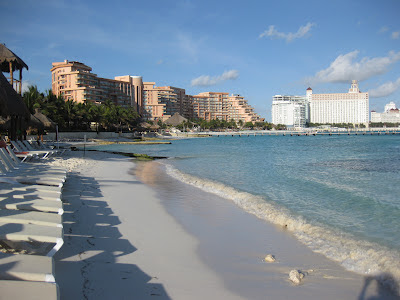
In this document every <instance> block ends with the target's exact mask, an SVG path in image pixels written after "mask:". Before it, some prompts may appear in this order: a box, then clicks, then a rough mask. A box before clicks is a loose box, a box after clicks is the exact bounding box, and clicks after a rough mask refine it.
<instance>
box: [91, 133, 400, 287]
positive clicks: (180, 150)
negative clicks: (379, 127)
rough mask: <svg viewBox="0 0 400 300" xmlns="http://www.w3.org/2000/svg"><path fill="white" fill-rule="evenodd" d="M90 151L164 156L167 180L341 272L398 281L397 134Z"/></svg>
mask: <svg viewBox="0 0 400 300" xmlns="http://www.w3.org/2000/svg"><path fill="white" fill-rule="evenodd" d="M97 149H102V150H112V151H121V152H134V153H145V154H149V155H155V156H165V157H169V159H167V160H160V162H161V163H162V164H164V165H165V168H166V171H167V173H168V174H169V175H170V176H172V177H174V178H175V179H177V180H180V181H182V182H184V183H187V184H190V185H192V186H195V187H198V188H200V189H202V190H204V191H207V192H209V193H214V194H217V195H219V196H221V197H223V198H226V199H229V200H230V201H233V202H234V203H236V204H237V205H238V206H239V207H240V208H242V209H243V210H245V211H247V212H249V213H252V214H254V215H256V216H257V217H258V218H261V219H263V220H266V221H268V222H271V223H273V224H276V225H279V226H283V227H284V228H286V229H287V230H289V231H290V232H292V233H293V235H294V236H295V237H296V238H297V239H298V240H300V241H301V242H302V243H304V244H305V245H307V246H308V247H310V248H311V249H312V250H313V251H315V252H318V253H321V254H323V255H325V256H326V257H328V258H330V259H332V260H334V261H336V262H338V263H339V264H341V265H342V266H344V267H345V268H347V269H348V270H352V271H355V272H358V273H361V274H371V275H379V274H389V275H390V276H391V277H394V278H395V279H396V281H398V282H399V281H400V172H399V166H400V137H399V136H397V135H381V136H376V135H375V136H370V135H365V136H363V135H352V136H347V135H342V136H293V137H289V136H242V137H239V136H235V137H232V136H225V137H212V138H198V139H183V140H174V141H172V143H171V144H160V145H121V144H114V145H108V146H102V147H101V148H97ZM210 209H212V208H210Z"/></svg>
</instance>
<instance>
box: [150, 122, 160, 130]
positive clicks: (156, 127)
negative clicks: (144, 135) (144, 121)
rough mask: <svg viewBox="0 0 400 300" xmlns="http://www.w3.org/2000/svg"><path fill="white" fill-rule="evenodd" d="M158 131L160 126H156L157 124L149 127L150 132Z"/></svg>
mask: <svg viewBox="0 0 400 300" xmlns="http://www.w3.org/2000/svg"><path fill="white" fill-rule="evenodd" d="M158 129H160V126H159V125H157V124H154V125H151V126H150V130H152V131H157V130H158Z"/></svg>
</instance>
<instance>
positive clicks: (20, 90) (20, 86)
mask: <svg viewBox="0 0 400 300" xmlns="http://www.w3.org/2000/svg"><path fill="white" fill-rule="evenodd" d="M19 94H20V95H21V94H22V68H21V69H19Z"/></svg>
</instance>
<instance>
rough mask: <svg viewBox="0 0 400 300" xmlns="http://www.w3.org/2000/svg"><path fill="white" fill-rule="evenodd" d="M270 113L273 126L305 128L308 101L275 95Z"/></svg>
mask: <svg viewBox="0 0 400 300" xmlns="http://www.w3.org/2000/svg"><path fill="white" fill-rule="evenodd" d="M271 112H272V123H273V124H275V125H278V124H282V125H286V126H287V127H305V126H306V124H307V122H308V121H309V107H308V100H307V98H306V97H304V96H286V95H275V96H274V97H273V99H272V110H271Z"/></svg>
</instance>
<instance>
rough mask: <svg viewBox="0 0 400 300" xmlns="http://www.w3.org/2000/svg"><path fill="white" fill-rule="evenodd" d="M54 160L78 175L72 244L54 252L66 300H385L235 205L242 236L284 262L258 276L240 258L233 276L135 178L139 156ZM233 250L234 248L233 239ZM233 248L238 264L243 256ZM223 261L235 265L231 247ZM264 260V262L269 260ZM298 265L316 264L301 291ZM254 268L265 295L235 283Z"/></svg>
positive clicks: (73, 186) (71, 210) (67, 218)
mask: <svg viewBox="0 0 400 300" xmlns="http://www.w3.org/2000/svg"><path fill="white" fill-rule="evenodd" d="M52 164H55V165H64V166H65V167H67V168H68V169H69V170H70V171H71V175H70V177H69V179H68V180H67V182H66V184H65V188H64V201H65V202H66V203H65V207H64V210H65V211H66V213H65V214H64V230H65V244H64V246H63V247H62V248H61V250H60V251H59V252H58V253H57V254H56V256H55V261H56V281H57V283H58V284H59V286H60V291H61V299H154V298H157V299H224V298H225V299H360V300H361V299H383V298H384V297H385V295H384V292H382V291H380V290H378V289H377V284H376V282H375V281H373V280H372V281H371V284H369V282H368V281H365V278H363V277H362V276H360V275H356V274H353V273H350V272H347V271H344V270H343V269H342V268H340V267H339V266H337V265H335V264H334V263H332V262H330V261H328V260H327V259H325V258H324V257H322V256H321V255H318V254H315V253H312V252H311V251H310V250H308V249H307V248H306V247H304V246H301V245H300V244H299V243H298V242H296V241H294V240H293V239H292V238H291V237H290V236H289V235H288V234H285V233H284V232H282V231H279V230H277V229H276V228H275V227H274V226H268V228H267V230H265V229H264V226H265V224H264V223H263V224H261V223H260V221H259V220H256V218H255V217H254V216H251V215H249V214H246V213H244V212H243V213H242V212H240V211H239V210H240V209H239V208H234V207H233V206H232V207H230V208H224V207H220V209H222V210H223V212H224V213H225V214H226V213H228V215H229V214H230V215H232V218H230V217H229V216H228V217H227V220H229V219H233V220H232V222H234V221H241V222H245V223H246V224H247V225H246V226H247V227H246V226H238V228H235V229H234V230H237V231H240V230H244V232H242V233H241V234H242V235H243V237H245V236H249V235H251V234H253V232H252V231H254V234H256V235H257V234H262V235H263V239H266V240H268V245H269V246H268V248H266V249H268V250H272V251H273V252H274V253H270V254H273V255H275V256H276V258H277V261H278V262H276V263H271V264H268V266H266V263H264V264H261V263H259V265H258V266H256V267H257V268H258V269H259V270H258V271H257V272H253V271H251V270H250V269H251V268H252V267H253V266H251V265H250V264H249V265H246V264H245V263H243V262H241V265H240V267H237V268H232V270H238V269H239V270H240V268H241V269H242V272H238V273H240V274H231V275H229V274H228V272H225V273H226V274H227V275H226V278H225V275H223V274H224V271H226V270H221V272H219V270H218V266H217V264H216V266H215V268H212V266H210V263H209V261H212V257H211V258H210V259H209V260H208V262H207V259H204V255H203V257H202V253H203V254H204V253H206V254H207V253H208V254H207V255H209V256H215V258H216V259H218V255H214V254H213V250H215V249H213V248H212V247H211V248H210V249H207V251H208V252H207V251H202V250H201V249H202V247H201V246H200V245H199V243H200V239H199V238H197V237H196V235H190V234H189V233H188V231H187V230H186V229H184V228H183V227H182V226H181V225H180V224H179V223H178V222H177V221H176V220H175V219H174V217H172V216H171V215H170V214H169V213H167V211H166V209H165V207H164V206H163V205H162V204H161V201H160V199H159V198H158V196H157V194H156V192H155V191H154V190H152V189H151V188H150V187H149V186H147V185H144V184H142V183H140V182H139V181H138V180H137V178H135V177H134V176H133V175H130V174H129V170H130V169H131V168H132V167H133V163H132V160H131V159H129V158H127V157H122V156H117V155H112V154H105V153H99V152H86V154H85V157H83V153H82V152H70V153H68V154H66V157H65V158H64V159H63V160H61V159H60V160H55V161H53V162H52ZM228 206H231V204H229V205H228ZM234 215H235V216H234ZM248 218H252V219H251V220H250V219H248ZM249 220H250V221H249ZM253 223H254V224H253ZM260 224H261V225H260ZM229 226H230V227H232V226H233V223H232V224H230V225H229ZM221 228H222V227H221ZM241 228H243V229H241ZM197 230H200V231H201V228H197ZM216 230H218V229H216ZM246 230H251V231H246ZM257 230H262V233H260V232H257ZM189 232H190V230H189ZM204 232H206V231H204ZM250 232H252V233H251V234H250ZM206 233H207V232H206ZM239 234H240V232H239ZM243 237H242V238H243ZM239 242H240V241H239ZM227 243H229V242H227ZM271 244H272V245H271ZM229 246H231V247H233V243H232V245H231V244H229ZM240 250H242V248H241V249H240ZM231 252H232V258H235V256H233V255H234V254H233V253H234V252H235V251H231ZM266 254H269V253H267V252H266V253H265V255H266ZM223 255H227V256H228V257H227V258H228V261H229V258H230V257H229V255H230V251H226V252H224V254H223ZM257 255H258V254H257ZM255 259H258V262H260V261H261V260H262V259H263V256H260V257H259V258H257V257H255ZM232 264H235V262H234V261H232ZM293 267H295V268H296V269H301V270H302V271H304V272H305V271H309V269H311V268H313V269H314V271H313V272H310V273H309V274H306V276H305V278H304V279H303V281H302V282H301V283H300V285H298V286H295V285H293V284H292V283H291V282H290V281H289V272H290V271H291V269H292V268H293ZM308 267H309V268H308ZM323 268H326V269H328V270H329V272H326V270H323ZM249 270H250V271H249ZM260 270H261V271H260ZM252 272H253V273H254V274H257V278H254V282H255V283H256V282H257V281H259V280H260V276H259V274H260V272H264V273H265V274H264V276H263V277H262V278H263V280H265V289H261V290H260V288H259V286H260V282H258V288H257V289H255V292H254V293H253V294H252V293H251V289H252V287H251V286H247V287H246V288H247V289H248V290H249V291H250V292H248V293H247V292H245V291H243V293H242V292H241V287H240V285H237V287H236V288H235V287H232V286H231V285H230V283H232V282H234V281H232V280H231V278H230V277H235V276H236V277H240V276H250V275H251V274H253V273H252ZM328 275H329V276H328ZM261 286H263V283H262V282H261ZM365 286H367V288H366V289H365V294H363V287H365ZM243 290H245V288H244V287H243ZM239 295H241V296H239ZM246 295H251V297H250V296H246ZM374 296H376V297H378V298H373V297H374ZM385 299H390V298H389V297H385Z"/></svg>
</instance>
